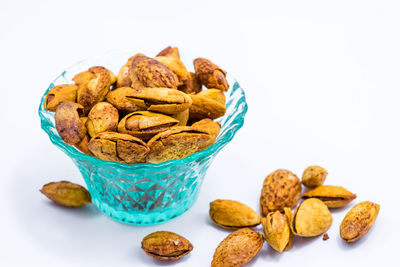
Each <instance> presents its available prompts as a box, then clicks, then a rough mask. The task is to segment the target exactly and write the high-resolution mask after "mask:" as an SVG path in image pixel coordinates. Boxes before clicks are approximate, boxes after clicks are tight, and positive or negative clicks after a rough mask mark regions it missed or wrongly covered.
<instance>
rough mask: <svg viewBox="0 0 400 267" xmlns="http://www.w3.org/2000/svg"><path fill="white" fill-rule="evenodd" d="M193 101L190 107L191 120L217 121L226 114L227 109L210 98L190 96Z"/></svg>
mask: <svg viewBox="0 0 400 267" xmlns="http://www.w3.org/2000/svg"><path fill="white" fill-rule="evenodd" d="M188 96H189V97H190V98H191V99H192V105H191V106H190V107H189V119H190V120H194V121H196V120H201V119H205V118H210V119H213V120H215V119H217V118H219V117H222V116H224V115H225V113H226V107H225V106H224V105H223V104H221V103H219V102H217V101H215V100H214V99H212V98H210V97H208V96H202V95H199V94H197V95H188Z"/></svg>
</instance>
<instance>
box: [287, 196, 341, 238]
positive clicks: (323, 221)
mask: <svg viewBox="0 0 400 267" xmlns="http://www.w3.org/2000/svg"><path fill="white" fill-rule="evenodd" d="M332 221H333V218H332V215H331V213H330V212H329V209H328V207H327V206H326V205H325V204H324V202H322V201H321V200H319V199H316V198H309V199H306V200H304V201H303V202H302V203H301V204H300V205H299V206H298V207H297V208H296V209H295V211H294V212H293V215H292V217H291V224H290V227H291V229H292V232H293V234H295V235H298V236H306V237H310V236H317V235H321V234H323V233H325V232H326V231H327V230H328V229H329V227H331V225H332Z"/></svg>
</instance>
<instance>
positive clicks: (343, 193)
mask: <svg viewBox="0 0 400 267" xmlns="http://www.w3.org/2000/svg"><path fill="white" fill-rule="evenodd" d="M356 197H357V196H356V195H355V194H353V193H352V192H350V191H349V190H347V189H345V188H343V187H341V186H333V185H321V186H318V187H316V188H314V189H312V190H310V191H308V192H307V193H304V194H303V196H302V198H303V199H308V198H318V199H319V200H321V201H322V202H324V203H325V204H326V205H327V206H328V208H340V207H344V206H346V205H347V204H349V203H350V202H351V201H353V200H354V199H355V198H356Z"/></svg>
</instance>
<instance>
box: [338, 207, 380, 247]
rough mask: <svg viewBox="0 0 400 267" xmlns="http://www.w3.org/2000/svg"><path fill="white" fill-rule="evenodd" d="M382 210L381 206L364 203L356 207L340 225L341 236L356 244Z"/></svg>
mask: <svg viewBox="0 0 400 267" xmlns="http://www.w3.org/2000/svg"><path fill="white" fill-rule="evenodd" d="M379 210H380V206H379V204H376V203H373V202H370V201H364V202H361V203H358V204H357V205H355V206H354V207H353V208H352V209H351V210H350V211H349V212H348V213H347V214H346V216H345V217H344V219H343V221H342V223H341V224H340V236H341V237H342V238H343V240H344V241H346V242H354V241H357V240H358V239H360V238H361V237H363V236H365V235H366V234H367V233H368V232H369V230H370V229H371V227H372V225H373V224H374V222H375V220H376V217H377V216H378V213H379Z"/></svg>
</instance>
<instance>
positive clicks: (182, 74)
mask: <svg viewBox="0 0 400 267" xmlns="http://www.w3.org/2000/svg"><path fill="white" fill-rule="evenodd" d="M154 59H155V60H157V61H158V62H160V63H162V64H164V65H165V66H167V68H168V69H170V70H171V71H172V72H173V73H175V75H176V76H177V77H178V80H179V83H178V85H181V84H183V81H185V80H187V79H188V76H189V72H188V71H187V69H186V67H185V65H184V64H183V63H182V61H181V60H180V59H179V58H176V57H169V56H157V57H155V58H154Z"/></svg>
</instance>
